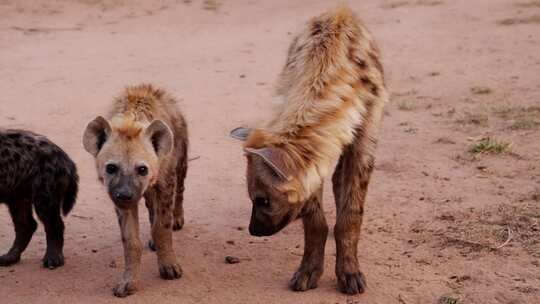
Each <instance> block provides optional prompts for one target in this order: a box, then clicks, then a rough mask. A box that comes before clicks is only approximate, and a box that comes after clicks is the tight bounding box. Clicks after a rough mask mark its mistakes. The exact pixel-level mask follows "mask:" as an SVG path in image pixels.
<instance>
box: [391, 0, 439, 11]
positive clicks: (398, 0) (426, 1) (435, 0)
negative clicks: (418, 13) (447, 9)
mask: <svg viewBox="0 0 540 304" xmlns="http://www.w3.org/2000/svg"><path fill="white" fill-rule="evenodd" d="M441 4H444V1H441V0H416V1H407V0H395V1H386V2H385V3H383V4H382V5H381V7H382V8H384V9H394V8H398V7H402V6H435V5H441Z"/></svg>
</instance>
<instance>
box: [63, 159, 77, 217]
mask: <svg viewBox="0 0 540 304" xmlns="http://www.w3.org/2000/svg"><path fill="white" fill-rule="evenodd" d="M70 171H71V172H70V173H71V174H69V175H68V177H67V178H68V181H67V187H66V192H65V194H64V201H63V202H62V213H63V214H64V216H66V215H68V213H69V212H70V211H71V209H73V206H74V205H75V201H76V200H77V192H78V191H79V185H78V184H79V176H78V175H77V169H76V167H75V164H73V167H72V170H70Z"/></svg>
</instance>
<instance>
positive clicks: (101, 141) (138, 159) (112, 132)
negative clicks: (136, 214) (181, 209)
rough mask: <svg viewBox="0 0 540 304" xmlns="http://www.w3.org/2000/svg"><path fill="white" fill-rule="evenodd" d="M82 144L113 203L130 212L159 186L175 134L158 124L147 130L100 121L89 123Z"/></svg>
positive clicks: (100, 119)
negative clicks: (161, 162)
mask: <svg viewBox="0 0 540 304" xmlns="http://www.w3.org/2000/svg"><path fill="white" fill-rule="evenodd" d="M83 143H84V146H85V149H86V150H87V151H88V152H89V153H91V154H92V155H94V157H95V160H96V169H97V173H98V178H99V180H100V181H101V182H102V183H103V185H105V187H107V192H108V194H109V197H110V198H111V200H112V201H113V202H114V204H115V205H116V206H117V207H118V208H130V207H131V206H133V205H134V204H137V202H139V201H140V199H141V197H142V196H143V195H144V193H145V192H146V190H147V189H148V187H150V186H152V185H153V184H154V183H155V182H156V180H157V178H158V176H159V165H160V160H161V159H162V158H163V157H165V156H166V155H168V154H169V153H170V151H171V150H172V132H171V131H170V129H169V128H168V127H167V126H166V125H165V124H164V123H163V122H161V121H159V120H157V121H154V122H152V123H151V124H150V125H149V126H147V127H146V126H141V125H138V124H133V122H130V123H126V122H115V123H114V124H113V125H111V124H109V122H108V121H107V120H106V119H105V118H103V117H98V118H96V119H95V120H93V121H92V122H90V123H89V125H88V127H87V129H86V131H85V134H84V137H83Z"/></svg>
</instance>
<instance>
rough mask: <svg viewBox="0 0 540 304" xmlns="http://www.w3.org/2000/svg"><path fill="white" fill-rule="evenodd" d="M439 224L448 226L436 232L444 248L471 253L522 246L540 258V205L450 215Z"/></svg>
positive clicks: (502, 206)
mask: <svg viewBox="0 0 540 304" xmlns="http://www.w3.org/2000/svg"><path fill="white" fill-rule="evenodd" d="M437 220H438V221H439V222H440V223H441V224H442V225H443V226H446V228H444V229H443V228H441V229H439V230H437V231H434V234H435V236H437V237H441V238H442V240H443V241H442V243H441V244H440V245H441V246H443V247H445V248H446V247H449V246H451V247H456V248H459V249H461V250H463V253H471V252H478V251H495V250H500V249H501V248H504V247H516V246H520V247H522V248H523V249H525V250H526V251H527V252H528V253H529V254H531V255H533V256H536V255H539V254H540V251H539V249H540V233H538V230H539V229H540V226H539V224H540V223H539V220H540V205H538V203H535V202H528V203H522V204H520V205H517V206H514V205H511V204H510V203H501V204H496V205H490V206H487V207H484V208H480V209H477V208H469V209H468V210H459V211H449V212H445V213H444V216H439V217H438V218H437ZM443 226H441V227H443ZM440 240H441V239H439V240H438V241H440Z"/></svg>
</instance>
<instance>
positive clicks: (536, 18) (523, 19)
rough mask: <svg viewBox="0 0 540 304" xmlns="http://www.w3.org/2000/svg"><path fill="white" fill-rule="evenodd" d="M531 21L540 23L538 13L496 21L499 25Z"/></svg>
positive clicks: (529, 22) (528, 22)
mask: <svg viewBox="0 0 540 304" xmlns="http://www.w3.org/2000/svg"><path fill="white" fill-rule="evenodd" d="M531 23H539V24H540V15H532V16H529V17H521V18H517V17H516V18H507V19H502V20H499V21H497V24H499V25H518V24H531Z"/></svg>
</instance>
